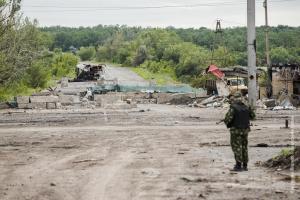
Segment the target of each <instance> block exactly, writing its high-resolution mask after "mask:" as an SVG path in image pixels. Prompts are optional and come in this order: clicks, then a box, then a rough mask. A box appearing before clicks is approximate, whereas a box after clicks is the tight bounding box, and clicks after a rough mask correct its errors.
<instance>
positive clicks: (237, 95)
mask: <svg viewBox="0 0 300 200" xmlns="http://www.w3.org/2000/svg"><path fill="white" fill-rule="evenodd" d="M233 97H234V98H241V97H242V93H241V92H239V91H236V92H235V93H234V94H233Z"/></svg>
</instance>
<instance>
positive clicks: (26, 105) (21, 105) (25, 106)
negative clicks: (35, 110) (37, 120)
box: [18, 103, 32, 109]
mask: <svg viewBox="0 0 300 200" xmlns="http://www.w3.org/2000/svg"><path fill="white" fill-rule="evenodd" d="M18 108H19V109H32V105H31V104H30V103H18Z"/></svg>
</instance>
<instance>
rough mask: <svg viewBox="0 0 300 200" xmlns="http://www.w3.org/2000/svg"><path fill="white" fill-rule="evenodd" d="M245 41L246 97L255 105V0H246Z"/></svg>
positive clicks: (251, 104)
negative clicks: (246, 51) (246, 46)
mask: <svg viewBox="0 0 300 200" xmlns="http://www.w3.org/2000/svg"><path fill="white" fill-rule="evenodd" d="M247 27H248V30H247V41H248V99H249V104H250V106H252V107H253V108H255V107H256V99H257V88H256V34H255V0H247Z"/></svg>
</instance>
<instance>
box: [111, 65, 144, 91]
mask: <svg viewBox="0 0 300 200" xmlns="http://www.w3.org/2000/svg"><path fill="white" fill-rule="evenodd" d="M115 78H117V79H118V82H119V84H121V85H142V86H144V85H149V81H146V80H145V79H143V78H142V77H140V76H139V75H137V74H136V73H135V72H133V71H132V70H131V69H130V68H127V67H116V66H112V65H107V67H106V72H105V79H115Z"/></svg>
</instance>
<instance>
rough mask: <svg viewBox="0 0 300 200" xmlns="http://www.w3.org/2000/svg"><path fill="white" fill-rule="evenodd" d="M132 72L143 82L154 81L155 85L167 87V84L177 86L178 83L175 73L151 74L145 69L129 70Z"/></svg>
mask: <svg viewBox="0 0 300 200" xmlns="http://www.w3.org/2000/svg"><path fill="white" fill-rule="evenodd" d="M131 69H132V71H134V72H135V73H137V74H138V75H139V76H141V77H142V78H143V79H145V80H154V81H155V82H156V84H157V85H168V84H179V83H180V82H179V81H178V80H177V79H176V76H175V73H174V74H170V73H153V72H150V71H149V70H147V69H145V68H140V67H136V68H131Z"/></svg>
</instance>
